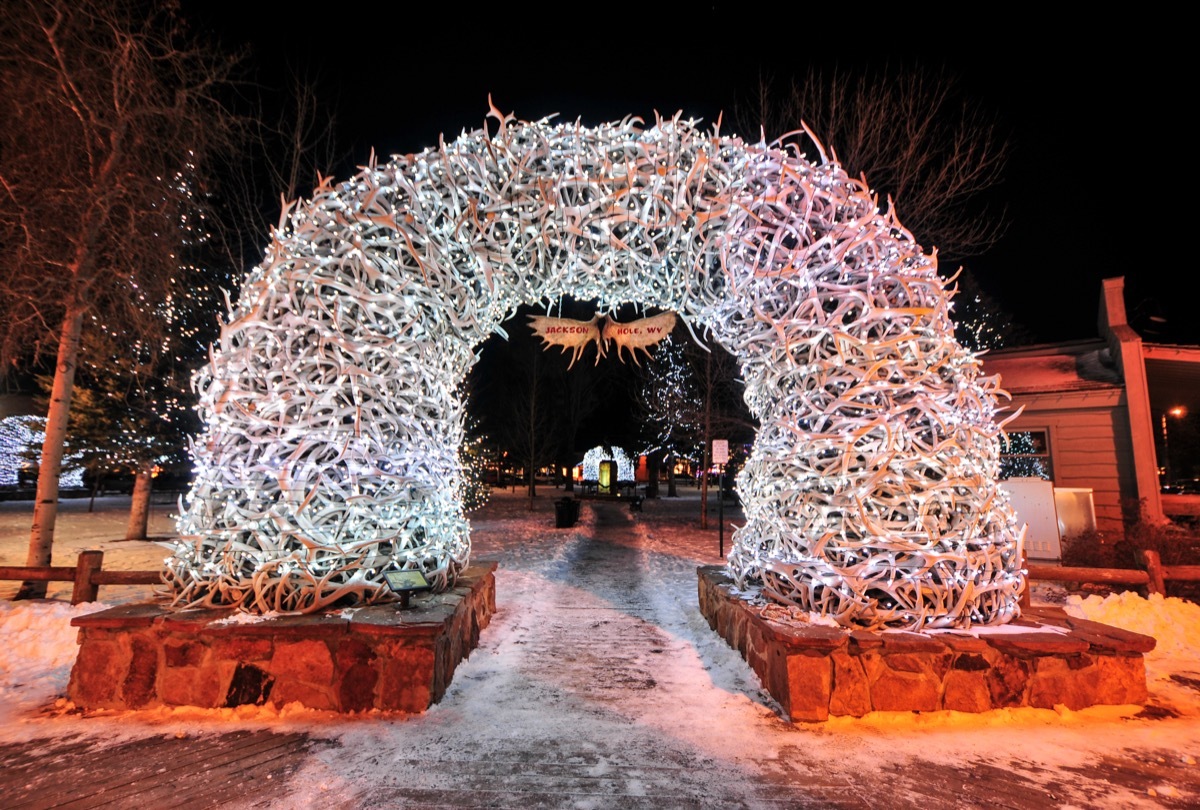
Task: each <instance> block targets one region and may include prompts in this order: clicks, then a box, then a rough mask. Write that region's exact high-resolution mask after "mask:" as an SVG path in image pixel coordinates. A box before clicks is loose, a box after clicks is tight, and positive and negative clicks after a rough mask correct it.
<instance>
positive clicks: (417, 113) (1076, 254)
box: [185, 0, 1200, 343]
mask: <svg viewBox="0 0 1200 810" xmlns="http://www.w3.org/2000/svg"><path fill="white" fill-rule="evenodd" d="M787 5H788V6H789V7H794V8H796V9H799V11H789V10H787V9H786V8H784V6H783V4H775V5H754V4H752V3H746V2H739V3H728V2H708V3H692V4H684V3H674V2H666V3H653V2H638V1H637V0H634V1H633V2H626V3H613V2H608V3H594V4H588V3H580V2H575V3H571V4H564V5H560V6H546V7H538V6H536V5H534V4H529V3H517V2H505V3H499V2H497V3H490V4H488V6H487V9H488V11H487V12H486V13H484V14H483V15H482V16H480V14H479V13H476V12H473V11H472V10H471V9H470V8H468V7H467V6H465V5H463V4H459V3H452V2H439V3H432V4H427V6H426V9H427V10H425V11H421V12H414V11H412V10H411V9H409V8H408V7H407V6H408V4H405V3H361V2H351V1H350V0H346V2H342V3H333V4H326V5H325V6H324V9H325V10H323V11H321V12H320V13H310V12H300V11H298V10H297V9H298V8H299V7H298V6H295V5H291V4H275V3H266V2H262V3H253V4H251V3H246V2H244V1H243V2H238V3H234V2H230V0H205V1H204V2H201V0H194V2H193V4H192V5H189V6H185V8H186V9H187V10H188V13H189V14H190V15H191V16H192V18H193V19H199V20H200V21H201V22H202V24H203V25H204V27H205V28H206V29H207V30H209V31H210V32H213V33H215V34H216V35H218V36H220V37H221V38H222V40H223V42H225V43H226V44H227V45H229V46H234V45H239V44H244V45H248V46H249V47H250V48H251V52H252V54H253V56H252V58H253V63H254V65H255V66H256V68H257V69H258V71H259V78H260V80H261V81H262V82H264V83H265V84H267V85H270V84H277V83H282V77H283V75H284V66H285V65H286V64H288V63H291V64H293V65H296V66H297V67H299V68H301V69H305V70H308V71H310V72H315V73H316V74H317V75H318V76H319V94H320V97H321V99H322V100H323V101H325V102H328V103H333V104H335V105H336V111H337V120H338V125H339V131H340V137H341V143H340V146H341V147H342V148H343V149H344V150H345V151H346V153H347V154H348V155H349V157H348V159H347V160H346V161H345V162H344V165H342V166H339V167H335V172H336V173H337V174H338V176H346V175H348V174H349V173H351V172H352V171H353V170H354V166H355V165H358V164H362V163H365V162H366V160H367V157H368V155H369V154H370V150H371V148H372V147H373V148H374V149H375V150H376V152H377V153H378V154H380V155H390V154H393V153H409V152H417V151H420V150H421V149H423V148H425V147H427V146H434V145H436V143H437V138H438V135H439V134H440V133H444V135H445V137H446V139H447V140H450V139H453V138H454V137H456V136H457V135H458V134H459V133H460V132H461V131H462V130H463V129H468V130H469V129H476V128H479V127H481V126H482V125H483V122H484V117H485V115H486V113H487V109H488V107H487V103H488V94H489V93H490V94H491V95H492V97H493V99H494V100H495V102H496V105H497V106H498V107H500V108H501V109H502V110H504V111H505V112H514V113H515V114H516V115H517V117H518V118H521V119H525V120H536V119H538V118H541V117H543V116H546V115H550V114H552V113H559V114H560V118H561V119H565V120H575V119H576V118H579V119H581V120H582V122H583V123H584V124H598V123H602V122H604V121H610V120H617V119H620V118H623V117H624V116H625V115H628V114H632V115H637V116H640V117H642V118H644V119H647V120H651V121H652V120H653V116H654V113H655V111H656V110H657V111H659V112H660V113H662V114H663V115H665V116H670V115H672V114H674V113H675V112H676V111H680V110H681V111H682V112H683V113H684V117H693V118H699V119H702V120H703V123H702V126H703V127H707V126H710V125H711V124H712V123H714V122H715V121H716V118H717V115H718V114H719V113H721V112H722V111H724V112H725V123H724V125H723V127H722V132H724V133H729V132H730V123H729V122H730V120H731V118H732V110H733V108H734V105H735V104H736V103H737V102H738V101H739V99H743V100H744V99H745V98H746V97H747V94H749V93H752V92H754V91H755V90H756V88H757V86H758V83H759V79H760V76H764V75H767V76H772V77H774V78H775V80H776V82H777V83H779V84H786V83H787V81H788V78H789V75H790V74H791V73H796V74H802V73H803V72H804V71H805V70H806V69H807V68H808V67H809V66H810V65H817V66H821V67H825V68H831V67H835V66H836V67H837V68H838V69H843V70H849V71H854V70H858V69H861V68H863V67H878V66H881V65H898V64H902V63H903V64H905V65H925V66H928V67H931V68H938V67H943V66H944V67H946V68H947V69H948V70H949V71H951V72H952V73H953V74H954V75H955V76H957V77H958V79H959V81H960V83H961V84H962V86H963V87H965V88H967V89H968V91H969V92H970V93H971V95H972V97H973V98H974V99H975V100H976V101H977V102H978V103H980V104H981V105H982V106H984V107H985V108H987V109H989V110H993V111H994V112H995V113H996V114H997V115H998V116H999V118H1000V120H1001V122H1002V125H1003V126H1006V127H1007V128H1008V129H1009V131H1010V133H1011V141H1012V152H1011V159H1010V164H1009V168H1008V171H1007V177H1006V180H1005V182H1004V183H1003V185H1002V186H1000V187H999V188H997V189H995V191H994V198H995V201H996V202H998V203H1000V204H1002V205H1004V206H1005V207H1006V208H1007V210H1008V212H1009V221H1010V226H1009V230H1008V232H1007V234H1006V235H1005V237H1004V238H1003V240H1002V242H1001V243H1000V244H999V245H997V246H996V247H995V248H993V249H992V250H991V251H989V252H988V253H987V254H986V255H984V256H982V257H977V258H973V259H969V260H966V261H965V262H964V263H965V264H966V265H967V266H968V268H969V269H970V270H972V272H973V273H974V274H975V275H976V276H977V278H978V279H979V281H980V284H981V285H982V286H983V287H984V289H985V290H986V291H988V292H989V293H991V294H992V295H993V296H994V297H995V298H996V299H997V300H998V301H999V302H1000V304H1001V305H1002V306H1003V307H1005V308H1006V309H1007V310H1009V311H1010V312H1011V313H1012V314H1013V316H1014V317H1015V318H1016V319H1017V320H1018V321H1019V322H1021V323H1022V324H1023V325H1025V326H1026V327H1027V328H1028V329H1029V330H1031V332H1032V333H1033V334H1034V335H1035V336H1036V337H1037V338H1038V339H1040V340H1044V341H1051V340H1066V339H1087V338H1091V337H1094V336H1095V335H1096V326H1095V324H1096V307H1097V301H1098V296H1099V283H1100V280H1101V279H1103V278H1108V277H1112V276H1121V275H1123V276H1125V279H1126V288H1127V302H1128V306H1129V309H1130V313H1131V317H1143V318H1144V317H1145V316H1146V315H1148V314H1157V315H1160V316H1162V317H1165V318H1166V319H1167V330H1168V331H1164V332H1160V333H1159V334H1158V335H1156V336H1153V337H1152V339H1154V340H1156V341H1159V342H1175V343H1200V328H1198V326H1197V322H1200V318H1197V317H1195V316H1194V315H1193V314H1192V313H1193V310H1194V307H1195V306H1196V302H1197V301H1198V300H1200V299H1198V296H1197V294H1198V292H1200V287H1198V285H1197V282H1196V280H1195V276H1196V268H1195V263H1194V260H1193V259H1192V257H1191V255H1190V253H1189V252H1188V241H1189V240H1190V237H1191V231H1192V230H1193V227H1192V226H1191V225H1190V212H1188V210H1187V209H1185V208H1184V207H1183V204H1182V197H1183V193H1184V188H1185V186H1184V182H1183V175H1184V171H1183V169H1184V167H1183V166H1181V165H1179V164H1180V162H1181V159H1182V158H1181V156H1183V155H1186V154H1187V152H1186V151H1185V150H1184V148H1183V136H1182V126H1181V125H1179V124H1177V123H1176V122H1175V120H1174V119H1173V116H1172V111H1173V108H1172V107H1171V106H1170V105H1166V104H1164V103H1163V95H1164V93H1163V90H1162V87H1163V85H1164V83H1167V82H1168V81H1169V76H1170V75H1171V71H1172V68H1171V66H1170V64H1168V61H1169V60H1175V61H1178V60H1179V57H1178V56H1174V55H1172V54H1171V53H1169V52H1168V51H1167V49H1166V48H1165V46H1161V45H1160V44H1159V43H1158V42H1157V39H1158V37H1160V36H1164V35H1165V33H1166V32H1169V28H1170V25H1171V23H1170V21H1169V20H1157V19H1142V20H1129V19H1119V20H1118V19H1111V20H1109V19H1103V18H1098V17H1091V18H1089V19H1088V20H1087V21H1086V24H1079V23H1078V22H1075V21H1064V22H1061V23H1049V22H1046V21H1044V20H1038V19H1036V18H1034V17H1033V16H1017V15H1016V14H1015V12H1014V14H1013V16H1012V17H1011V18H1006V17H995V16H993V17H989V18H979V17H977V16H972V18H971V20H970V22H968V21H966V20H961V21H960V20H954V19H950V20H937V21H935V20H932V19H924V18H914V17H911V16H909V17H906V16H903V15H901V14H900V13H899V12H901V11H902V10H903V8H904V7H901V6H897V7H896V10H897V13H896V14H894V15H891V16H882V15H880V14H878V12H869V11H866V10H859V9H858V7H854V6H849V5H828V4H822V5H819V6H814V5H812V4H787ZM988 8H992V9H1000V8H1002V7H998V6H981V7H978V9H976V10H973V11H972V14H982V13H983V10H984V9H988ZM1164 26H1165V28H1164ZM1160 47H1161V48H1163V50H1161V51H1160V50H1159V48H1160ZM738 134H741V135H743V136H744V137H747V138H748V139H751V136H752V135H753V136H754V137H753V139H754V140H757V137H756V136H757V133H753V134H751V133H742V132H740V133H738ZM818 134H819V133H818ZM834 147H835V148H836V144H834ZM899 213H900V218H901V220H902V221H903V219H904V216H903V214H904V212H903V205H902V203H901V205H900V206H899ZM926 247H928V246H926Z"/></svg>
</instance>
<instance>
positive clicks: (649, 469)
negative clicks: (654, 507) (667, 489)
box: [646, 452, 660, 498]
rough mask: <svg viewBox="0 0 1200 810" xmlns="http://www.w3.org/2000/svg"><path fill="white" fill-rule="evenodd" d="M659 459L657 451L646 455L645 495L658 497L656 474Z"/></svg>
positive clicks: (657, 473)
mask: <svg viewBox="0 0 1200 810" xmlns="http://www.w3.org/2000/svg"><path fill="white" fill-rule="evenodd" d="M659 466H660V459H659V457H658V453H657V452H653V453H651V454H650V455H648V456H646V497H647V498H657V497H658V476H659V474H660V473H659Z"/></svg>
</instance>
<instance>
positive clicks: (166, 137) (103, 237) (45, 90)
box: [0, 0, 236, 597]
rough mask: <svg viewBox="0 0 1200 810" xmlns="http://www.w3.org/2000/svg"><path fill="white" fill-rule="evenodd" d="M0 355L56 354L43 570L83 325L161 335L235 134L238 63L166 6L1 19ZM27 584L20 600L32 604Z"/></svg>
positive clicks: (35, 554)
mask: <svg viewBox="0 0 1200 810" xmlns="http://www.w3.org/2000/svg"><path fill="white" fill-rule="evenodd" d="M0 40H2V41H3V42H4V43H5V51H4V54H3V55H2V56H0V120H3V121H4V122H5V125H4V127H3V128H0V243H3V244H5V245H6V246H9V247H8V249H6V252H5V256H4V261H5V264H6V267H5V271H6V272H4V273H3V274H0V325H2V326H0V328H2V330H3V331H2V333H0V354H2V355H3V358H2V359H3V360H4V361H5V362H4V365H5V367H10V364H12V363H14V362H17V361H25V362H33V361H35V360H36V359H38V358H40V357H41V356H42V355H43V354H46V353H49V352H50V351H54V352H55V353H56V358H55V361H54V369H55V371H54V381H53V385H52V390H51V394H50V405H49V408H48V410H47V418H46V438H45V442H44V445H43V448H42V452H41V470H40V474H39V476H38V492H37V495H36V502H35V507H34V516H33V525H32V528H31V532H30V542H29V553H28V556H27V564H28V565H31V566H44V565H49V564H50V561H51V548H52V543H53V538H54V524H55V519H56V516H57V489H58V484H59V475H60V472H61V467H62V457H63V445H64V441H65V438H66V434H67V426H68V415H69V411H70V404H71V399H72V394H73V389H74V384H75V375H76V370H77V368H78V366H79V360H80V353H81V346H82V340H83V334H84V332H85V328H86V327H87V326H89V325H92V324H96V323H103V324H104V325H105V326H106V328H107V329H109V330H110V332H111V334H112V335H114V336H116V337H117V338H118V339H120V340H123V341H124V342H125V343H126V345H136V344H137V342H138V341H143V342H144V344H145V345H150V344H152V343H155V342H157V341H158V340H160V339H161V335H162V326H163V321H162V320H161V319H159V318H147V317H145V313H146V305H147V302H158V301H166V300H169V296H170V292H171V290H172V288H173V287H174V286H175V285H177V284H185V285H186V284H188V283H189V281H188V280H187V279H185V278H181V277H180V261H179V250H180V244H181V242H182V241H183V239H184V234H183V232H182V231H181V230H180V229H179V227H178V224H179V223H180V222H181V221H184V219H185V217H186V216H188V215H189V214H190V212H191V211H193V209H194V207H195V205H196V199H195V198H193V197H191V196H190V195H189V194H188V193H186V192H185V191H184V190H181V188H180V184H179V183H177V182H175V180H176V178H178V177H180V176H181V174H183V175H187V176H192V175H193V174H194V176H196V177H207V176H211V175H210V173H211V172H212V170H213V169H212V163H213V161H214V160H216V159H218V158H219V157H220V156H222V155H225V154H228V152H229V150H230V149H231V148H232V145H233V143H234V142H235V140H236V138H235V135H234V132H235V123H234V120H233V118H232V117H231V115H230V114H229V113H228V112H227V107H226V105H225V104H224V102H223V100H222V98H220V95H221V92H222V88H223V87H225V86H226V82H227V80H228V78H229V77H230V73H231V70H232V69H233V67H234V65H235V63H236V60H231V59H229V58H228V57H226V56H224V55H221V54H219V53H217V52H216V51H215V50H214V49H212V48H210V47H208V46H206V45H203V44H198V43H197V40H196V38H195V37H194V36H192V35H191V34H190V33H189V32H188V31H187V30H186V26H185V25H184V24H183V23H182V21H181V20H180V18H179V17H178V15H177V14H176V13H175V8H174V7H173V6H172V5H169V4H168V5H163V6H156V7H153V8H147V7H146V6H144V5H143V4H135V3H132V2H115V3H112V2H100V0H80V1H79V2H75V1H74V0H73V1H72V2H69V3H68V2H65V1H64V0H21V1H19V2H16V3H11V4H9V5H8V6H7V7H6V9H5V13H4V15H2V16H0ZM45 590H46V585H45V583H44V582H43V583H38V582H26V583H24V584H23V586H22V588H21V590H20V594H19V596H20V597H40V596H43V595H44V594H45Z"/></svg>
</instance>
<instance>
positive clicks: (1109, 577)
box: [0, 549, 1200, 607]
mask: <svg viewBox="0 0 1200 810" xmlns="http://www.w3.org/2000/svg"><path fill="white" fill-rule="evenodd" d="M1141 557H1142V564H1143V565H1144V566H1145V568H1144V569H1142V568H1080V567H1072V566H1063V565H1028V564H1027V565H1026V566H1025V570H1027V571H1028V572H1029V579H1039V580H1047V581H1051V582H1099V583H1112V584H1114V585H1139V586H1144V587H1146V588H1147V590H1148V591H1149V592H1150V593H1158V594H1164V595H1165V594H1166V592H1167V589H1166V582H1167V580H1177V581H1179V580H1181V581H1192V582H1195V581H1198V580H1200V565H1163V564H1162V558H1161V556H1160V555H1159V553H1158V552H1157V551H1152V550H1150V549H1145V550H1143V551H1142V552H1141ZM103 565H104V552H103V551H81V552H79V558H78V559H77V560H76V562H75V566H74V567H70V566H66V565H47V566H16V565H0V580H6V579H8V580H14V579H15V580H21V581H26V580H28V581H37V582H41V581H46V582H73V583H75V584H74V588H73V589H72V590H71V604H72V605H77V604H79V603H80V602H95V601H96V600H97V598H98V597H99V593H100V586H101V585H157V584H159V583H160V582H162V575H161V574H160V573H159V572H158V571H105V570H103ZM1021 604H1022V605H1023V606H1025V607H1028V606H1029V591H1028V590H1026V591H1025V595H1024V596H1023V597H1022V598H1021Z"/></svg>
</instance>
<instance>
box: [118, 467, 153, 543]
mask: <svg viewBox="0 0 1200 810" xmlns="http://www.w3.org/2000/svg"><path fill="white" fill-rule="evenodd" d="M152 466H153V465H151V464H150V462H148V461H143V462H142V463H141V464H139V465H138V471H137V478H135V479H134V481H133V502H132V503H131V504H130V506H129V526H128V527H127V528H126V529H125V539H126V540H145V539H146V527H147V526H148V525H149V523H150V489H151V484H152V482H153V479H152V478H151V476H150V474H151V470H152Z"/></svg>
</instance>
